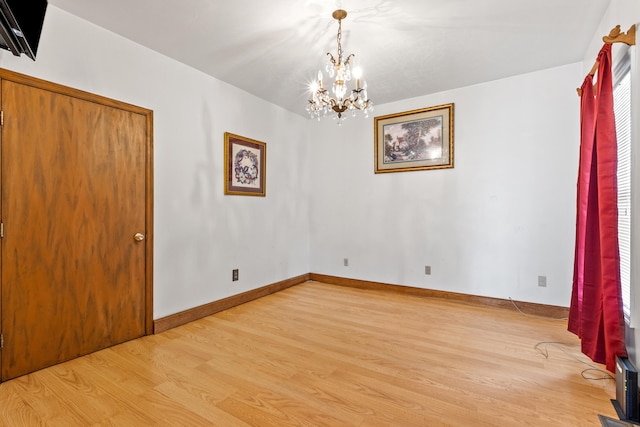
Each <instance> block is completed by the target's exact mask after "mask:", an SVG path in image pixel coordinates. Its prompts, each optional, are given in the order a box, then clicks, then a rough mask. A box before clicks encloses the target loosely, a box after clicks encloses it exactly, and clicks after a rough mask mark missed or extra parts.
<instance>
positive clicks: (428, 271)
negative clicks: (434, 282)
mask: <svg viewBox="0 0 640 427" xmlns="http://www.w3.org/2000/svg"><path fill="white" fill-rule="evenodd" d="M424 274H431V266H430V265H425V266H424Z"/></svg>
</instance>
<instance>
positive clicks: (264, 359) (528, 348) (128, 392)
mask: <svg viewBox="0 0 640 427" xmlns="http://www.w3.org/2000/svg"><path fill="white" fill-rule="evenodd" d="M543 341H544V342H549V341H551V342H560V343H562V344H553V345H552V344H545V345H540V346H539V347H540V348H541V349H543V350H545V349H546V351H548V358H545V357H544V356H543V355H542V353H541V352H538V351H536V350H535V349H534V346H535V345H536V344H537V343H538V342H543ZM585 363H590V361H589V360H588V359H587V358H586V357H584V356H583V355H581V353H580V351H579V344H578V341H577V339H576V338H575V337H574V336H573V335H572V334H570V333H569V332H567V331H566V321H561V320H551V319H545V318H539V317H527V316H524V315H522V314H520V313H518V312H516V311H510V310H505V309H496V308H489V307H480V306H474V305H468V304H464V303H459V302H452V301H444V300H439V299H429V298H418V297H412V296H407V295H398V294H394V293H390V292H384V291H371V290H361V289H352V288H346V287H340V286H334V285H327V284H322V283H317V282H307V283H304V284H301V285H298V286H295V287H292V288H289V289H286V290H284V291H281V292H278V293H276V294H273V295H270V296H267V297H265V298H262V299H260V300H256V301H252V302H250V303H247V304H243V305H241V306H238V307H235V308H232V309H229V310H226V311H223V312H220V313H217V314H215V315H213V316H210V317H207V318H204V319H202V320H198V321H195V322H192V323H189V324H186V325H183V326H180V327H177V328H174V329H171V330H169V331H166V332H163V333H161V334H157V335H153V336H148V337H144V338H141V339H136V340H134V341H130V342H127V343H124V344H121V345H118V346H115V347H112V348H108V349H106V350H102V351H99V352H97V353H93V354H90V355H87V356H84V357H81V358H78V359H75V360H72V361H69V362H66V363H63V364H60V365H56V366H53V367H50V368H47V369H44V370H41V371H38V372H35V373H32V374H29V375H25V376H22V377H19V378H16V379H14V380H10V381H7V382H4V383H2V384H0V425H2V426H32V425H33V426H40V425H43V426H65V427H67V426H225V427H226V426H230V427H233V426H277V427H282V426H331V427H334V426H367V427H369V426H370V427H382V426H402V427H409V426H599V425H600V423H599V421H598V417H597V414H599V413H600V414H604V415H608V416H610V417H613V418H616V416H615V411H614V410H613V406H612V405H611V402H610V399H611V398H613V397H614V395H615V383H614V381H612V380H586V379H584V378H583V377H582V375H581V373H582V371H583V370H585V369H587V368H588V366H587V365H586V364H585ZM597 367H601V366H600V365H597ZM585 374H586V375H589V376H592V377H593V376H600V375H601V374H599V373H597V372H591V371H589V372H587V373H585Z"/></svg>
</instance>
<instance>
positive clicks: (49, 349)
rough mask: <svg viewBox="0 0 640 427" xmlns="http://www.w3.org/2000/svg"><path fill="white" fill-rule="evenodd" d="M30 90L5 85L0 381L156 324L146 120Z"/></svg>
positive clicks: (88, 100)
mask: <svg viewBox="0 0 640 427" xmlns="http://www.w3.org/2000/svg"><path fill="white" fill-rule="evenodd" d="M34 81H35V80H34ZM34 81H31V80H28V81H27V82H18V81H12V80H9V79H3V80H2V85H1V102H2V111H3V114H4V124H3V127H2V141H1V143H2V145H1V183H0V186H1V195H0V197H1V201H0V205H1V216H2V223H3V228H4V230H3V237H2V239H1V251H2V254H1V264H0V265H1V269H2V274H1V287H2V290H1V297H2V300H1V301H2V309H1V318H2V331H1V332H2V336H3V341H4V343H3V348H2V361H1V366H2V369H1V375H2V380H6V379H9V378H14V377H16V376H19V375H23V374H25V373H28V372H32V371H34V370H37V369H40V368H43V367H46V366H49V365H53V364H56V363H59V362H62V361H65V360H69V359H71V358H74V357H77V356H80V355H83V354H87V353H90V352H93V351H96V350H99V349H102V348H106V347H108V346H111V345H114V344H117V343H121V342H124V341H127V340H130V339H133V338H137V337H140V336H142V335H144V334H145V333H148V332H149V331H150V321H151V319H152V318H151V304H150V302H151V298H150V295H149V294H150V287H149V286H148V285H150V284H148V283H147V279H149V280H150V265H147V264H148V263H150V259H149V258H148V255H149V253H150V251H151V247H150V245H151V241H150V240H149V237H150V229H149V228H150V224H149V223H148V222H150V221H147V220H148V219H150V215H149V212H150V206H147V203H148V200H149V199H150V197H149V195H148V194H147V193H148V190H149V188H150V185H149V183H148V182H147V180H148V179H149V177H150V172H149V169H150V166H149V165H150V159H148V158H147V156H148V154H149V152H150V150H149V146H148V143H149V141H150V136H149V135H148V131H149V125H148V123H147V120H148V119H149V118H150V114H143V113H144V111H143V112H142V113H141V112H137V111H130V109H127V108H120V107H119V103H117V102H115V101H110V100H106V99H102V98H100V97H94V96H90V95H89V94H86V93H82V92H78V93H75V92H74V91H73V90H63V91H59V89H60V88H59V87H58V86H56V85H51V84H39V82H38V81H35V83H34ZM76 95H79V97H78V96H76ZM123 105H124V104H123ZM145 111H146V110H145ZM136 233H140V234H139V235H138V236H137V239H136V238H135V237H134V236H135V235H136ZM145 238H146V239H145ZM140 239H141V240H140ZM148 261H149V262H148ZM147 267H148V268H147Z"/></svg>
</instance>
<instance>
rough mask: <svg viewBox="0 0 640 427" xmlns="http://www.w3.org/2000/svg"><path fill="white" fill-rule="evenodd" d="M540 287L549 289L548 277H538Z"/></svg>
mask: <svg viewBox="0 0 640 427" xmlns="http://www.w3.org/2000/svg"><path fill="white" fill-rule="evenodd" d="M538 286H540V287H541V288H546V287H547V276H538Z"/></svg>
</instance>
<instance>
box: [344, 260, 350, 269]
mask: <svg viewBox="0 0 640 427" xmlns="http://www.w3.org/2000/svg"><path fill="white" fill-rule="evenodd" d="M344 266H345V267H349V258H345V259H344Z"/></svg>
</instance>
